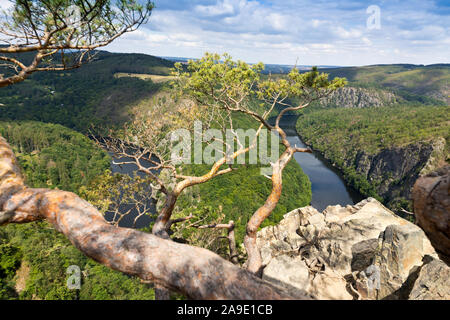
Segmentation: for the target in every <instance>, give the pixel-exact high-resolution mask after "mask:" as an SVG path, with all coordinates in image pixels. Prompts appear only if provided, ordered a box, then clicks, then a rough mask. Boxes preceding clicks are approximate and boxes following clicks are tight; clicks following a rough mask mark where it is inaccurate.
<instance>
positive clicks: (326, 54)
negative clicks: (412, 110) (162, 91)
mask: <svg viewBox="0 0 450 320" xmlns="http://www.w3.org/2000/svg"><path fill="white" fill-rule="evenodd" d="M154 2H155V4H156V9H155V10H154V12H153V14H152V16H151V18H150V21H149V23H148V24H147V25H145V26H141V28H140V29H139V30H137V31H135V32H133V33H130V34H127V35H126V36H124V37H122V38H119V39H118V40H116V41H115V42H114V43H113V44H112V45H110V46H109V47H107V50H109V51H113V52H139V53H147V54H152V55H157V56H176V57H188V58H199V57H201V56H202V55H203V53H204V52H206V51H209V52H218V53H223V52H228V53H230V54H231V55H232V56H233V57H234V58H237V59H242V60H245V61H247V62H258V61H262V62H264V63H277V64H295V63H296V62H297V64H299V65H302V64H304V65H342V66H343V65H369V64H378V63H416V64H431V63H450V0H369V1H358V0H335V1H329V0H154ZM5 3H8V0H0V7H4V6H5ZM377 13H379V19H378V15H377Z"/></svg>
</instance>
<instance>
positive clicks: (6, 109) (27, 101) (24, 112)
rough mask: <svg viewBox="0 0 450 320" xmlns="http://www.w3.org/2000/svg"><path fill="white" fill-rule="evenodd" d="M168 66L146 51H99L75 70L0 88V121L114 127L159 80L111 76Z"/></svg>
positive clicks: (162, 71) (164, 70)
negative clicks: (121, 52) (141, 53)
mask: <svg viewBox="0 0 450 320" xmlns="http://www.w3.org/2000/svg"><path fill="white" fill-rule="evenodd" d="M172 66H173V64H172V63H171V62H169V61H166V60H163V59H160V58H156V57H152V56H146V55H140V54H127V55H125V54H112V53H107V52H99V53H98V54H97V55H96V58H95V60H94V61H93V62H91V63H89V64H86V65H84V66H83V67H82V68H80V69H77V70H73V71H67V72H62V73H54V72H44V73H36V74H33V75H32V76H31V77H30V78H29V79H27V80H25V81H24V82H21V83H18V84H16V85H14V86H9V87H6V88H2V89H1V90H0V102H1V104H0V120H37V121H42V122H50V123H58V124H61V125H64V126H66V127H69V128H72V129H76V130H77V131H81V132H87V131H88V130H94V131H98V130H100V128H101V127H104V126H117V127H119V126H120V125H121V124H123V123H124V122H125V121H127V120H129V111H130V108H131V107H133V106H134V105H135V104H137V103H139V101H141V100H143V99H147V98H149V97H150V96H152V95H153V94H154V93H155V92H157V91H158V90H159V89H160V88H161V87H163V84H155V83H153V82H152V81H151V80H140V79H137V78H125V77H124V78H117V77H115V76H114V75H115V74H116V73H119V72H127V73H151V74H168V72H169V69H170V67H172Z"/></svg>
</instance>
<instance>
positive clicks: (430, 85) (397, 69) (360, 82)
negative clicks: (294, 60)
mask: <svg viewBox="0 0 450 320" xmlns="http://www.w3.org/2000/svg"><path fill="white" fill-rule="evenodd" d="M322 71H323V72H326V73H329V74H330V77H345V78H347V80H348V81H349V85H350V86H355V87H363V88H364V87H369V88H379V89H387V90H389V91H391V92H393V93H395V94H397V95H399V96H401V97H402V98H403V99H405V100H406V101H409V102H421V103H427V104H442V103H446V104H449V103H450V87H449V83H450V65H449V64H439V65H427V66H423V65H413V64H394V65H373V66H366V67H345V68H332V69H323V70H322Z"/></svg>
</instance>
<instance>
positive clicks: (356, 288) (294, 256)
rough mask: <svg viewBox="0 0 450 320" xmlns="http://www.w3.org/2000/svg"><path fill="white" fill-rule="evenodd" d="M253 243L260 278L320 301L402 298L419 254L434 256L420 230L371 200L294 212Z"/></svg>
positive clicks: (415, 274)
mask: <svg viewBox="0 0 450 320" xmlns="http://www.w3.org/2000/svg"><path fill="white" fill-rule="evenodd" d="M257 245H258V247H259V248H260V251H261V255H262V258H263V264H264V266H265V268H264V269H263V276H264V278H265V279H267V280H268V281H271V282H273V283H275V284H277V285H282V286H284V287H285V288H287V289H288V290H290V291H291V292H292V290H305V291H306V292H307V293H309V294H311V295H313V296H315V297H316V298H319V299H354V298H359V299H406V298H408V296H409V293H410V292H411V290H412V287H413V285H414V283H415V280H416V279H417V277H418V274H419V271H420V268H421V267H422V266H423V264H424V262H423V261H424V257H432V258H433V259H438V258H439V257H438V256H437V254H436V252H435V250H434V249H433V247H432V246H431V243H430V241H429V240H428V238H427V237H426V235H425V233H424V232H423V230H421V229H420V228H419V227H418V226H416V225H414V224H412V223H411V222H409V221H407V220H404V219H402V218H400V217H398V216H396V215H395V214H394V213H393V212H391V211H390V210H388V209H387V208H386V207H384V206H383V205H382V204H381V203H380V202H378V201H377V200H375V199H373V198H368V199H366V200H364V201H361V202H360V203H358V204H356V205H354V206H347V207H345V208H344V207H341V206H330V207H328V208H326V209H325V210H324V212H322V213H319V212H318V211H317V210H315V209H314V208H312V207H305V208H300V209H296V210H293V211H291V212H289V213H288V214H286V215H285V216H284V219H283V220H282V221H281V222H280V223H279V224H278V225H276V226H270V227H266V228H263V229H262V230H261V231H259V232H258V236H257ZM306 271H308V272H306Z"/></svg>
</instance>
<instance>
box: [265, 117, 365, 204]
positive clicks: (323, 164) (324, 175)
mask: <svg viewBox="0 0 450 320" xmlns="http://www.w3.org/2000/svg"><path fill="white" fill-rule="evenodd" d="M297 119H298V116H294V115H285V116H284V117H283V118H282V121H281V122H280V127H282V128H283V129H284V130H285V132H286V133H287V134H288V141H289V143H291V145H297V147H299V148H306V147H307V146H306V145H305V143H303V141H302V140H301V138H300V137H299V135H298V134H297V131H296V128H295V124H296V122H297ZM272 121H273V119H272ZM294 158H295V160H296V161H297V162H298V164H300V166H301V167H302V169H303V172H305V174H306V175H307V176H308V177H309V180H310V181H311V191H312V200H311V205H312V206H313V207H314V208H316V209H317V210H319V211H323V210H324V209H325V208H326V207H327V206H329V205H336V204H340V205H341V206H346V205H348V204H350V205H352V204H355V203H358V202H359V201H361V200H363V199H364V197H363V196H362V195H361V194H360V193H359V192H357V191H356V190H355V189H353V188H352V187H350V186H348V185H346V183H345V181H344V179H343V178H342V176H341V174H340V172H339V170H337V169H336V168H335V167H333V166H332V165H331V164H330V163H329V162H328V161H327V160H326V159H325V158H323V157H322V156H321V155H320V154H319V153H317V152H313V153H299V152H297V153H296V154H295V155H294Z"/></svg>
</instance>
